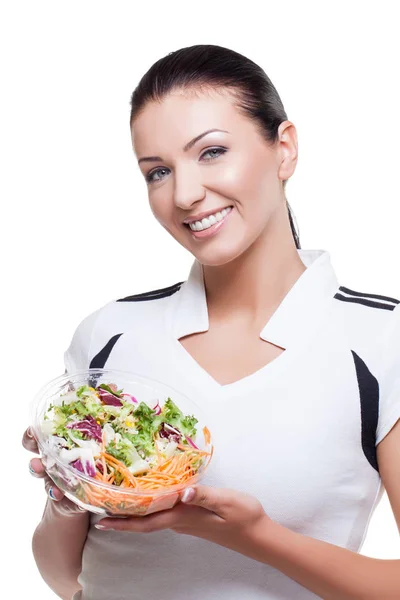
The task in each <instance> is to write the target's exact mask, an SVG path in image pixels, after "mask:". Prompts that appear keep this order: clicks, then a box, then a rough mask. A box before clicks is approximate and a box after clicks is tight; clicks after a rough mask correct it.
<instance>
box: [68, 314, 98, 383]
mask: <svg viewBox="0 0 400 600" xmlns="http://www.w3.org/2000/svg"><path fill="white" fill-rule="evenodd" d="M101 310H102V309H98V310H96V311H94V312H92V313H90V314H89V315H88V316H87V317H85V318H84V319H83V320H82V321H81V322H80V323H79V325H78V327H77V328H76V329H75V332H74V334H73V336H72V340H71V342H70V345H69V347H68V348H67V350H66V351H65V352H64V365H65V369H66V372H67V373H71V372H72V371H76V370H79V369H88V368H89V364H90V346H91V341H92V337H93V331H94V329H95V326H96V323H97V320H98V317H99V314H100V312H101Z"/></svg>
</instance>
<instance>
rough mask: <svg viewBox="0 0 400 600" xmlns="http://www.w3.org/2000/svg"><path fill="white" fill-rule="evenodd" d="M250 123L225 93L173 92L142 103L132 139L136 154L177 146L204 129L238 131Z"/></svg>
mask: <svg viewBox="0 0 400 600" xmlns="http://www.w3.org/2000/svg"><path fill="white" fill-rule="evenodd" d="M251 126H252V124H251V123H250V121H249V119H246V118H245V117H244V116H243V115H242V114H241V113H240V112H239V111H238V109H237V108H236V107H235V105H234V100H233V98H232V97H231V96H229V95H228V94H221V93H215V92H212V93H196V94H188V93H187V92H177V91H175V92H173V93H170V94H168V96H166V97H165V98H163V99H162V100H161V101H160V102H156V101H151V102H149V103H148V104H147V105H146V106H145V108H144V110H143V112H142V113H141V114H140V115H139V116H138V117H137V118H136V120H135V121H134V123H133V125H132V142H133V146H134V150H135V152H136V154H139V153H140V154H147V152H149V153H154V152H155V151H156V150H157V153H159V152H160V153H161V152H162V148H163V146H164V147H165V149H166V150H167V149H171V147H172V146H175V145H176V146H177V148H179V149H181V148H182V147H183V146H184V144H185V143H187V142H188V141H189V140H190V139H192V138H194V137H195V136H196V135H199V134H200V133H202V132H203V131H206V130H207V129H213V128H217V129H226V130H227V131H229V132H231V133H233V132H234V131H236V132H238V133H239V132H240V131H245V130H247V131H248V129H249V127H251ZM221 135H223V134H221ZM156 146H157V147H156ZM158 151H159V152H158Z"/></svg>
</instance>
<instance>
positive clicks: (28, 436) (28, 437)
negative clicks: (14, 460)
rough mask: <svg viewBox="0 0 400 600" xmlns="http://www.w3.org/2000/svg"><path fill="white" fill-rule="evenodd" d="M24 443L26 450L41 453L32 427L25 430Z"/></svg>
mask: <svg viewBox="0 0 400 600" xmlns="http://www.w3.org/2000/svg"><path fill="white" fill-rule="evenodd" d="M22 445H23V447H24V448H25V449H26V450H29V452H35V453H36V454H39V448H38V445H37V442H36V440H35V438H34V437H33V434H32V431H31V428H30V427H28V429H26V430H25V431H24V435H23V436H22Z"/></svg>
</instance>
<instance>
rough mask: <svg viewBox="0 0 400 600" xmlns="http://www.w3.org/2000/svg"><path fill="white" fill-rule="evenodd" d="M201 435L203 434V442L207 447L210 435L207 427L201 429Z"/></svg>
mask: <svg viewBox="0 0 400 600" xmlns="http://www.w3.org/2000/svg"><path fill="white" fill-rule="evenodd" d="M203 434H204V441H205V443H206V444H207V446H208V444H209V443H210V441H211V434H210V431H209V429H208V427H205V426H204V427H203Z"/></svg>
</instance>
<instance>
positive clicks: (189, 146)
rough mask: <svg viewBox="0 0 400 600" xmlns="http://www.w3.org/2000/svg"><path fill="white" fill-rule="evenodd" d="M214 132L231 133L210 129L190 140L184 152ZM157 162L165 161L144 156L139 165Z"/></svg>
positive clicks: (155, 157)
mask: <svg viewBox="0 0 400 600" xmlns="http://www.w3.org/2000/svg"><path fill="white" fill-rule="evenodd" d="M213 131H222V132H223V133H229V131H226V130H225V129H208V130H207V131H203V133H200V135H196V137H195V138H193V139H192V140H190V142H188V143H187V144H186V145H185V146H184V147H183V151H184V152H187V151H188V150H190V148H192V147H193V146H194V145H195V144H196V142H198V141H199V140H201V138H203V137H204V136H205V135H207V134H208V133H212V132H213ZM155 160H161V161H162V160H163V159H162V158H161V156H144V157H143V158H139V160H138V164H140V163H141V162H153V161H155Z"/></svg>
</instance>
